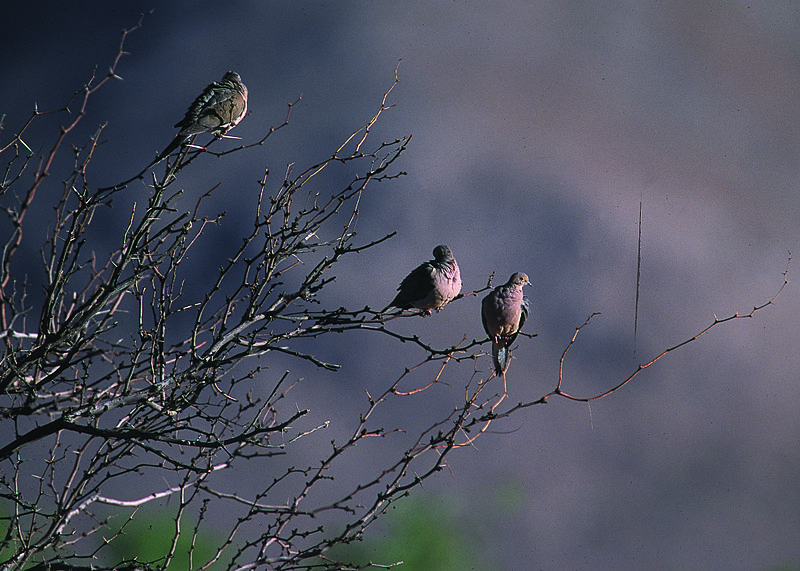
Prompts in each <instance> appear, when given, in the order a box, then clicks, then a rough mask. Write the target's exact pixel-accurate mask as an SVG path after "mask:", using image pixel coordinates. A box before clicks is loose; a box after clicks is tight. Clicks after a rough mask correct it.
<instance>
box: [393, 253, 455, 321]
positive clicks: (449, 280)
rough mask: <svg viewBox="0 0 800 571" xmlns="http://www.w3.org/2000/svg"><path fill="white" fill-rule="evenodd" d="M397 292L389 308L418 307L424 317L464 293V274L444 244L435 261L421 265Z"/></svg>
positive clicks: (434, 254) (404, 280) (401, 284)
mask: <svg viewBox="0 0 800 571" xmlns="http://www.w3.org/2000/svg"><path fill="white" fill-rule="evenodd" d="M397 289H398V291H399V293H398V294H397V296H395V298H394V299H393V300H392V302H391V303H390V304H389V306H388V307H392V306H394V307H398V308H400V309H408V308H411V307H416V308H417V309H421V310H422V312H423V315H430V314H431V312H432V311H433V310H434V309H435V310H436V311H439V310H440V309H442V308H443V307H444V306H445V305H447V303H449V302H450V301H452V300H453V299H454V298H455V297H456V296H457V295H458V294H459V293H460V292H461V271H460V270H459V269H458V263H456V259H455V258H454V257H453V252H452V251H451V250H450V248H449V247H448V246H445V245H444V244H442V245H439V246H436V247H435V248H434V249H433V259H432V260H431V261H429V262H425V263H423V264H420V265H419V266H417V267H416V268H415V269H414V270H413V271H412V272H411V273H410V274H408V275H407V276H406V277H405V279H403V281H402V282H401V283H400V287H398V288H397ZM388 307H387V309H388ZM384 311H385V310H384Z"/></svg>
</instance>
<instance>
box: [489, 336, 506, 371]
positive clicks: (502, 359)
mask: <svg viewBox="0 0 800 571" xmlns="http://www.w3.org/2000/svg"><path fill="white" fill-rule="evenodd" d="M492 361H493V362H494V372H495V373H497V374H498V375H502V374H503V373H505V372H506V369H508V349H507V348H506V347H505V346H504V345H500V344H498V343H495V342H494V341H492Z"/></svg>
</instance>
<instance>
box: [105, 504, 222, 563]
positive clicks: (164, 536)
mask: <svg viewBox="0 0 800 571" xmlns="http://www.w3.org/2000/svg"><path fill="white" fill-rule="evenodd" d="M189 520H190V518H188V517H183V518H181V520H180V531H178V530H177V529H176V525H175V516H174V515H173V514H171V513H168V512H157V513H151V512H150V511H148V512H147V513H142V511H141V510H140V511H139V513H137V514H136V517H133V518H132V519H131V520H130V521H128V523H127V524H126V525H125V527H124V529H123V531H122V533H120V534H117V535H115V536H114V537H113V538H112V539H111V540H110V542H109V547H110V551H108V552H107V553H106V554H107V556H108V561H109V562H115V561H131V560H136V561H139V562H141V563H156V564H157V566H159V565H160V564H163V562H164V558H165V556H166V554H167V553H168V552H169V550H170V547H171V546H172V543H173V541H175V537H176V535H177V537H178V539H177V548H176V549H175V556H174V557H173V558H172V560H171V561H170V563H169V565H168V566H167V567H166V568H164V569H165V571H188V570H191V569H199V568H201V567H203V565H205V564H207V563H208V562H209V561H210V560H211V558H212V557H213V556H214V555H215V554H216V552H217V549H216V545H217V541H216V538H214V537H212V536H211V535H210V534H209V533H204V532H197V534H196V536H195V525H194V522H190V521H189ZM193 543H194V548H192V544H193ZM190 554H191V556H190ZM190 557H191V559H190ZM223 561H224V560H223ZM222 567H223V565H221V564H219V565H211V566H210V567H208V568H207V569H208V570H209V571H213V570H214V569H218V568H222Z"/></svg>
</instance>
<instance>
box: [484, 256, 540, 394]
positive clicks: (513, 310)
mask: <svg viewBox="0 0 800 571" xmlns="http://www.w3.org/2000/svg"><path fill="white" fill-rule="evenodd" d="M526 285H530V281H529V280H528V275H527V274H524V273H521V272H518V273H516V274H513V275H512V276H511V277H510V278H509V280H508V282H507V283H506V284H504V285H501V286H497V287H496V288H494V289H493V290H492V291H491V292H490V293H489V295H487V296H486V297H484V298H483V301H482V302H481V318H482V320H483V328H484V329H485V330H486V334H487V335H489V339H490V340H491V341H492V361H493V362H494V370H495V373H497V374H498V375H505V372H506V370H507V369H508V363H509V359H508V357H509V354H510V352H509V347H510V346H511V344H512V343H513V342H514V340H515V339H516V338H517V335H518V334H519V330H520V329H522V326H523V325H524V323H525V320H526V319H527V318H528V300H527V299H526V298H525V297H524V296H523V295H522V288H523V287H524V286H526ZM504 378H505V377H504Z"/></svg>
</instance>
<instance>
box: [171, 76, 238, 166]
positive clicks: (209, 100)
mask: <svg viewBox="0 0 800 571" xmlns="http://www.w3.org/2000/svg"><path fill="white" fill-rule="evenodd" d="M246 113H247V87H245V85H244V83H242V78H241V77H239V74H238V73H236V72H235V71H229V72H227V73H226V74H225V75H224V76H223V77H222V80H221V81H215V82H214V83H212V84H211V85H209V86H208V87H206V88H205V89H204V90H203V93H201V94H200V95H199V96H198V97H197V99H195V100H194V102H193V103H192V104H191V105H190V106H189V109H187V110H186V115H185V116H184V117H183V119H181V120H180V121H178V122H177V123H175V127H176V128H177V127H180V129H181V130H180V131H179V132H178V134H177V135H175V138H174V139H172V142H171V143H170V144H169V145H167V148H166V149H164V150H163V151H162V152H161V154H159V155H158V157H156V162H159V161H161V160H162V159H164V158H165V157H167V156H168V155H169V154H170V153H171V152H172V151H174V150H175V149H177V148H178V147H179V146H181V145H182V144H183V143H184V142H185V141H186V140H187V139H188V138H189V137H191V136H192V135H197V134H198V133H206V132H208V133H213V134H214V135H224V134H225V133H227V132H228V131H230V130H231V129H233V128H234V127H235V126H236V125H237V124H238V123H239V121H241V120H242V118H243V117H244V116H245V114H246Z"/></svg>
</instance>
